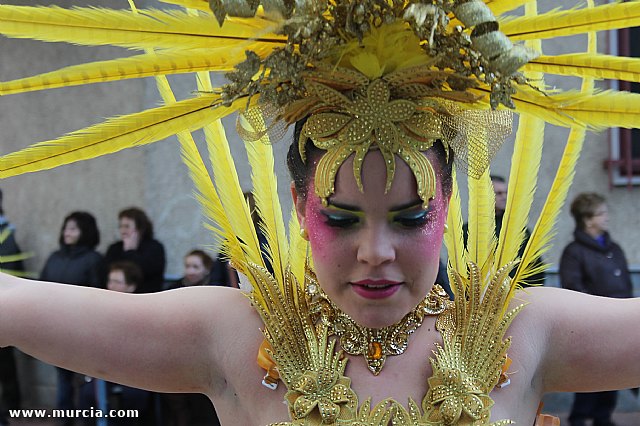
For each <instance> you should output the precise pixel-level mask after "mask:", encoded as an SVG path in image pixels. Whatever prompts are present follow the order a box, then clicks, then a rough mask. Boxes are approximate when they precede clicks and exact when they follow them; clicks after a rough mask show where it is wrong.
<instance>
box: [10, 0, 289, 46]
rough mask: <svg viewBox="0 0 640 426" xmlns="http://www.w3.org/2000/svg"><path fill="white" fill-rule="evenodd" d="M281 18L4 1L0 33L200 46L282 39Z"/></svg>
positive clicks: (90, 41) (54, 39) (115, 43)
mask: <svg viewBox="0 0 640 426" xmlns="http://www.w3.org/2000/svg"><path fill="white" fill-rule="evenodd" d="M277 26H278V24H277V23H275V22H273V21H271V20H269V19H266V18H254V19H236V18H234V19H228V20H227V21H226V22H225V24H224V26H222V27H220V26H219V25H218V23H217V21H216V20H215V18H214V17H213V16H210V15H202V14H201V15H199V16H193V15H191V14H188V13H187V12H180V11H171V12H164V11H159V10H144V11H143V12H142V13H140V14H137V13H133V12H129V11H126V10H110V9H100V8H73V9H62V8H59V7H55V6H51V7H30V6H0V34H3V35H5V36H7V37H15V38H29V39H34V40H42V41H49V42H68V43H75V44H83V45H92V46H96V45H113V46H121V47H126V48H135V49H143V48H161V49H197V48H215V47H225V46H226V47H233V46H236V45H238V44H239V43H243V42H246V41H247V40H249V39H254V40H261V41H270V42H281V41H282V40H284V38H283V36H279V35H275V34H272V32H273V31H275V30H276V28H277Z"/></svg>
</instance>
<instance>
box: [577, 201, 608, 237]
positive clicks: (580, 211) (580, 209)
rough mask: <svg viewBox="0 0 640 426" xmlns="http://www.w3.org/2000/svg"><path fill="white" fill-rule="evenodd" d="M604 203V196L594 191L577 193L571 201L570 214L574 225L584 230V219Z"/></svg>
mask: <svg viewBox="0 0 640 426" xmlns="http://www.w3.org/2000/svg"><path fill="white" fill-rule="evenodd" d="M603 204H606V200H605V198H604V197H603V196H602V195H600V194H596V193H595V192H583V193H582V194H578V195H577V196H576V198H574V199H573V201H572V202H571V215H572V216H573V218H574V219H575V221H576V227H577V228H578V229H582V230H584V229H585V227H586V225H585V220H587V219H590V218H592V217H593V216H594V215H595V213H596V210H598V207H600V206H601V205H603Z"/></svg>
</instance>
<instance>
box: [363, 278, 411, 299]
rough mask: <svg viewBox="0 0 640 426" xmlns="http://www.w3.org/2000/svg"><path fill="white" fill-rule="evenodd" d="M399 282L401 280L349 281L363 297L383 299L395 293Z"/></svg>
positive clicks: (398, 287)
mask: <svg viewBox="0 0 640 426" xmlns="http://www.w3.org/2000/svg"><path fill="white" fill-rule="evenodd" d="M401 284H402V282H401V281H390V280H361V281H354V282H351V288H353V291H355V293H356V294H357V295H359V296H361V297H364V298H365V299H385V298H387V297H390V296H392V295H393V294H395V292H396V291H398V290H399V289H400V285H401Z"/></svg>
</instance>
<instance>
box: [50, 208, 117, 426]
mask: <svg viewBox="0 0 640 426" xmlns="http://www.w3.org/2000/svg"><path fill="white" fill-rule="evenodd" d="M59 243H60V248H59V249H58V250H56V251H55V252H53V253H52V254H51V255H50V256H49V258H48V259H47V262H46V263H45V266H44V268H43V269H42V273H41V274H40V279H41V280H44V281H53V282H58V283H62V284H74V285H82V286H88V287H101V286H102V285H103V281H104V275H105V273H106V269H105V265H104V259H103V257H102V255H101V254H100V253H98V252H97V251H96V250H95V248H96V246H97V245H98V244H99V243H100V231H99V230H98V225H97V223H96V219H95V218H94V217H93V215H92V214H91V213H87V212H82V211H76V212H73V213H71V214H69V215H68V216H67V217H65V218H64V221H63V222H62V228H61V230H60V239H59ZM56 370H57V373H58V386H57V402H56V406H57V408H58V409H60V410H73V409H74V408H75V403H74V400H75V397H74V394H75V392H74V378H75V373H74V372H72V371H69V370H65V369H63V368H56ZM62 424H64V425H72V424H73V419H72V418H69V419H65V420H64V421H63V422H62Z"/></svg>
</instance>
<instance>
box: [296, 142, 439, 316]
mask: <svg viewBox="0 0 640 426" xmlns="http://www.w3.org/2000/svg"><path fill="white" fill-rule="evenodd" d="M396 160H397V161H396V172H395V177H394V179H393V185H392V186H391V189H390V191H389V192H388V193H386V194H385V193H384V188H385V181H386V167H385V163H384V159H383V157H382V155H381V154H380V153H379V152H378V151H372V152H370V153H369V154H368V155H367V156H366V157H365V160H364V166H363V167H362V181H363V185H364V192H360V190H359V189H358V187H357V186H356V182H355V178H354V176H353V161H352V159H349V160H348V161H346V162H345V163H344V164H343V165H342V167H341V168H340V170H339V172H338V175H337V177H336V186H335V192H334V194H333V195H332V196H331V197H330V198H329V200H328V201H329V202H328V206H327V207H324V206H323V205H322V202H321V200H320V199H319V198H318V197H317V196H316V195H315V191H314V188H312V187H311V188H309V191H308V197H307V200H306V202H304V201H303V200H301V199H298V198H297V197H296V196H295V191H294V198H296V209H297V213H298V219H299V220H300V223H301V226H303V227H305V228H306V229H307V232H308V234H309V242H310V244H311V249H312V252H313V262H314V266H315V272H316V275H317V277H318V281H319V283H320V285H321V287H322V288H323V290H324V291H325V292H326V293H327V295H328V296H329V297H330V298H331V300H332V301H333V302H334V303H336V304H337V305H338V306H339V307H340V308H341V309H342V310H343V311H344V312H345V313H347V314H348V315H350V316H351V317H352V318H354V319H355V320H356V321H357V322H358V323H360V324H361V325H364V326H368V327H383V326H387V325H390V324H393V323H395V322H397V321H399V320H400V319H402V317H403V316H404V315H406V314H407V313H408V312H409V311H410V310H411V309H413V308H414V307H415V306H416V305H417V304H418V303H419V302H420V301H421V300H422V299H423V298H424V297H425V295H426V294H427V293H428V292H429V290H430V289H431V287H432V285H433V283H434V281H435V278H436V274H437V272H438V263H439V256H440V247H441V245H442V236H443V232H444V223H445V221H446V217H447V210H448V203H449V200H448V199H445V198H444V197H443V195H442V187H441V185H440V179H438V185H437V191H436V192H437V194H436V196H435V198H434V199H432V200H431V201H430V203H429V206H428V208H427V209H423V207H422V200H421V199H420V197H419V196H418V194H417V190H416V181H415V178H414V176H413V174H412V172H411V170H410V168H409V167H408V166H407V165H406V164H405V163H404V162H403V161H400V160H398V159H396ZM432 162H433V163H435V161H432Z"/></svg>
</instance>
